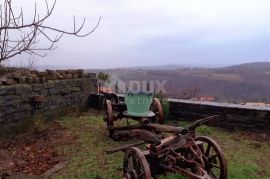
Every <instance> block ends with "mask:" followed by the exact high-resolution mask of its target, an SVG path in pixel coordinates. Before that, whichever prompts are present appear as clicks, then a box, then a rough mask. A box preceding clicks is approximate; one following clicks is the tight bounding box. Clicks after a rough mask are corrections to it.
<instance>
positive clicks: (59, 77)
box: [55, 72, 64, 79]
mask: <svg viewBox="0 0 270 179" xmlns="http://www.w3.org/2000/svg"><path fill="white" fill-rule="evenodd" d="M55 75H56V77H57V78H58V79H63V78H64V77H63V76H62V75H61V74H60V73H57V72H55Z"/></svg>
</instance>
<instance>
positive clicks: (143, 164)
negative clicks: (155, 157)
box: [123, 147, 152, 179]
mask: <svg viewBox="0 0 270 179" xmlns="http://www.w3.org/2000/svg"><path fill="white" fill-rule="evenodd" d="M131 159H132V162H131ZM134 159H135V160H134ZM135 161H136V164H137V165H135V163H134V162H135ZM138 164H139V166H138ZM130 165H132V168H130V167H131V166H130ZM134 165H135V167H134ZM133 167H134V168H135V169H134V168H133ZM138 167H140V168H138ZM136 169H137V170H138V169H139V170H142V171H139V173H136V175H135V176H136V177H135V178H132V176H131V174H132V173H134V171H136V172H137V170H136ZM141 172H143V173H141ZM123 175H124V176H130V177H131V179H151V178H152V176H151V171H150V167H149V164H148V162H147V160H146V158H145V156H144V154H143V153H142V151H141V150H140V149H139V148H137V147H131V148H129V149H128V150H127V151H126V153H125V157H124V162H123Z"/></svg>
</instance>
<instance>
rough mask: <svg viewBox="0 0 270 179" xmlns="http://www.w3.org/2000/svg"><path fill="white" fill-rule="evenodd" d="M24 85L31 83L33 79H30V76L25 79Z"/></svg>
mask: <svg viewBox="0 0 270 179" xmlns="http://www.w3.org/2000/svg"><path fill="white" fill-rule="evenodd" d="M26 83H30V84H31V83H33V77H31V76H27V77H26Z"/></svg>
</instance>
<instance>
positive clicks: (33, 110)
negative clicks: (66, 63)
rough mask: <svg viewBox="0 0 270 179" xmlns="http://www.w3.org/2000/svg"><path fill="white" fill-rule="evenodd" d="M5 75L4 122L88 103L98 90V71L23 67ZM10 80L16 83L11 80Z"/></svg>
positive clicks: (0, 95) (0, 108)
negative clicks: (92, 93)
mask: <svg viewBox="0 0 270 179" xmlns="http://www.w3.org/2000/svg"><path fill="white" fill-rule="evenodd" d="M16 73H18V74H17V76H15V74H16ZM24 74H25V75H24ZM22 76H23V78H22ZM1 79H2V80H1V84H2V85H0V123H1V125H3V124H10V123H17V122H18V121H20V120H22V119H25V118H29V117H31V116H33V115H35V114H39V115H47V114H49V113H53V112H54V111H58V110H63V109H68V108H72V107H86V106H87V103H88V97H89V94H90V93H91V92H93V91H96V76H95V74H84V73H83V71H81V70H68V71H49V70H47V71H46V72H43V73H41V72H35V73H33V72H30V71H29V72H22V71H19V72H12V73H10V74H8V75H7V74H6V75H5V76H4V75H3V76H2V78H1ZM9 80H10V81H13V82H14V83H15V84H13V83H12V84H10V83H9V82H8V81H9Z"/></svg>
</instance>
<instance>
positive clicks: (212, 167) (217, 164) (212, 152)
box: [195, 136, 227, 179]
mask: <svg viewBox="0 0 270 179" xmlns="http://www.w3.org/2000/svg"><path fill="white" fill-rule="evenodd" d="M195 141H200V142H202V144H199V147H200V149H201V151H202V154H203V160H204V162H205V169H206V171H207V172H208V174H209V175H210V176H211V177H212V178H216V179H226V178H227V162H226V160H225V157H224V154H223V152H222V150H221V148H220V146H219V145H218V144H217V143H216V142H215V141H214V140H213V139H211V138H210V137H206V136H199V137H196V138H195Z"/></svg>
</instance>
